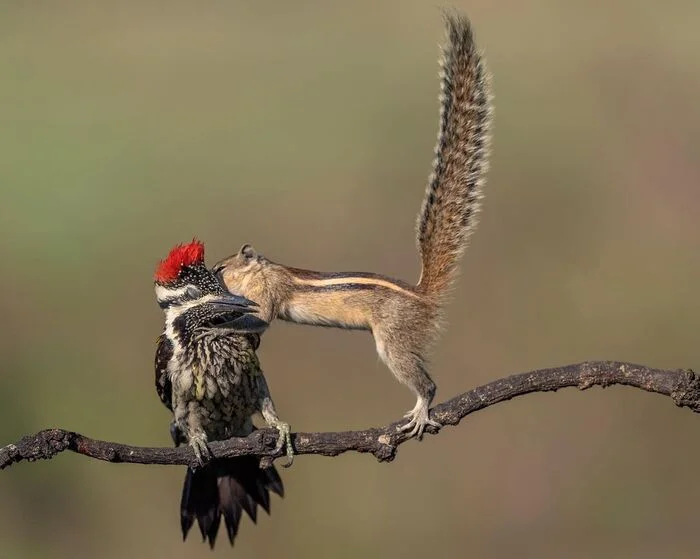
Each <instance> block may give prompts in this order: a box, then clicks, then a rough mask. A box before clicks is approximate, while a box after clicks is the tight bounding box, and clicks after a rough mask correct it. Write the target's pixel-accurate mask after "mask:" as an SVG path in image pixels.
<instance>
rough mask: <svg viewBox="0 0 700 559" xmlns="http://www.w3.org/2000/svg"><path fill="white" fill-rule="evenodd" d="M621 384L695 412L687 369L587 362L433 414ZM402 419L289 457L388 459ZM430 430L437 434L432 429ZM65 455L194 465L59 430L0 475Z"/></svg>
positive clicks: (222, 444)
mask: <svg viewBox="0 0 700 559" xmlns="http://www.w3.org/2000/svg"><path fill="white" fill-rule="evenodd" d="M613 384H621V385H626V386H633V387H636V388H641V389H642V390H646V391H648V392H655V393H657V394H663V395H665V396H669V397H670V398H671V399H672V400H673V402H674V403H675V404H676V405H677V406H680V407H688V408H690V409H691V410H692V411H694V412H700V379H699V378H698V377H697V376H696V375H695V373H694V372H693V371H691V370H689V369H680V370H663V369H653V368H651V367H645V366H644V365H635V364H633V363H621V362H616V361H591V362H585V363H577V364H574V365H566V366H563V367H556V368H551V369H541V370H537V371H531V372H529V373H520V374H516V375H512V376H509V377H506V378H503V379H500V380H496V381H493V382H490V383H488V384H485V385H483V386H480V387H478V388H474V389H473V390H469V391H468V392H465V393H463V394H460V395H459V396H455V397H454V398H452V399H451V400H448V401H446V402H443V403H442V404H438V405H437V406H435V407H434V408H433V409H432V410H431V416H432V417H433V418H434V419H436V420H437V421H439V422H440V423H442V424H443V425H457V424H458V423H459V422H460V421H461V420H462V419H463V418H464V417H466V416H467V415H469V414H471V413H474V412H476V411H479V410H481V409H484V408H487V407H489V406H492V405H494V404H498V403H499V402H504V401H506V400H510V399H511V398H514V397H516V396H522V395H523V394H529V393H531V392H551V391H555V390H559V389H560V388H567V387H571V386H576V387H578V388H579V389H581V390H585V389H587V388H590V387H592V386H602V387H606V386H611V385H613ZM403 423H404V421H399V422H396V423H392V424H390V425H388V426H386V427H375V428H372V429H365V430H363V431H345V432H339V433H295V434H293V435H292V441H293V445H294V450H295V454H320V455H323V456H337V455H338V454H342V453H344V452H349V451H355V452H368V453H372V454H373V455H374V456H375V457H376V458H377V459H378V460H380V461H387V462H388V461H391V460H393V459H394V457H395V456H396V452H397V448H398V446H399V445H400V444H402V443H404V442H405V441H407V440H408V437H407V436H406V435H405V434H404V433H401V432H399V430H398V427H399V426H400V425H402V424H403ZM428 432H430V433H431V434H435V433H436V432H437V430H436V429H435V428H429V429H428ZM276 439H277V434H276V432H275V431H274V430H271V429H260V430H259V431H256V432H255V433H253V434H252V435H250V436H249V437H246V438H231V439H228V440H226V441H216V442H212V443H210V445H209V446H210V449H211V451H212V454H213V456H214V457H216V458H223V457H233V456H243V455H256V456H260V457H261V458H263V457H266V459H268V460H269V459H274V458H278V457H280V456H281V452H280V453H278V454H277V455H275V454H274V453H273V449H274V447H275V442H276ZM66 450H70V451H71V452H76V453H78V454H82V455H84V456H89V457H91V458H97V459H98V460H106V461H108V462H129V463H135V464H180V465H194V464H195V458H194V454H193V452H192V450H191V449H190V448H189V447H187V446H185V447H180V448H148V447H138V446H129V445H125V444H120V443H112V442H106V441H99V440H95V439H91V438H89V437H86V436H84V435H81V434H79V433H74V432H71V431H65V430H63V429H46V430H44V431H40V432H39V433H36V434H35V435H28V436H26V437H23V438H22V439H21V440H20V441H18V442H16V443H14V444H10V445H7V446H5V447H2V448H0V469H3V468H6V467H8V466H10V465H12V464H15V463H17V462H21V461H23V460H27V461H34V460H42V459H50V458H53V457H54V456H55V455H56V454H58V453H59V452H63V451H66Z"/></svg>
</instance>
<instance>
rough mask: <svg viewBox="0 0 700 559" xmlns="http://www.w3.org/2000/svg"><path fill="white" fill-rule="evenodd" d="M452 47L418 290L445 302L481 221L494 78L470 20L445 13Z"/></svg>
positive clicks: (423, 215) (421, 219)
mask: <svg viewBox="0 0 700 559" xmlns="http://www.w3.org/2000/svg"><path fill="white" fill-rule="evenodd" d="M445 20H446V25H447V39H448V40H447V45H446V46H445V47H444V48H443V56H442V60H441V70H442V71H441V89H442V91H441V96H440V131H439V134H438V141H437V145H436V147H435V160H434V162H433V172H432V174H431V176H430V180H429V183H428V187H427V189H426V193H425V198H424V200H423V207H422V209H421V212H420V214H419V216H418V223H417V234H418V250H419V252H420V255H421V259H422V264H423V270H422V273H421V277H420V280H419V282H418V285H417V289H418V291H419V292H420V293H422V294H424V295H426V296H428V297H431V298H433V299H435V300H436V302H440V301H441V300H442V299H444V297H445V296H446V295H447V293H448V292H449V290H450V287H451V286H452V284H453V283H454V281H455V279H456V277H457V273H458V264H459V259H460V257H461V256H462V253H463V252H464V250H465V248H466V245H467V241H468V239H469V236H470V234H471V233H472V231H473V230H474V229H475V227H476V225H477V213H478V212H479V207H480V203H481V197H482V185H483V182H484V179H485V175H486V171H487V170H488V151H489V126H490V122H491V113H492V107H491V88H490V76H489V75H488V72H487V69H486V66H485V63H484V62H483V59H482V57H481V55H480V53H479V51H478V50H477V47H476V45H475V43H474V39H473V36H472V30H471V26H470V24H469V20H468V19H466V18H465V17H463V16H460V15H458V14H450V13H446V14H445Z"/></svg>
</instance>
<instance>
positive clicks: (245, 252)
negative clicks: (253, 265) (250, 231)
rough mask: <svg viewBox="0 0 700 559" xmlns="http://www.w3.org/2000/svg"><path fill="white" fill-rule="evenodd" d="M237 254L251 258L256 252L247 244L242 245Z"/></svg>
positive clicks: (247, 258)
mask: <svg viewBox="0 0 700 559" xmlns="http://www.w3.org/2000/svg"><path fill="white" fill-rule="evenodd" d="M239 254H240V255H241V256H242V257H243V258H245V259H246V260H252V259H253V258H255V257H256V256H257V255H258V253H257V252H255V249H254V248H253V247H252V246H250V245H249V244H245V245H243V246H242V247H241V250H240V251H239Z"/></svg>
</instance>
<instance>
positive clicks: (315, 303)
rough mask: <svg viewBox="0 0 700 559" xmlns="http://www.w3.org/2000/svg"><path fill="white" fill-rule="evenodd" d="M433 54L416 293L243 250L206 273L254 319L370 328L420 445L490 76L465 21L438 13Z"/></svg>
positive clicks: (484, 149) (481, 148) (484, 151)
mask: <svg viewBox="0 0 700 559" xmlns="http://www.w3.org/2000/svg"><path fill="white" fill-rule="evenodd" d="M445 20H446V28H447V44H446V45H445V46H444V47H443V48H442V59H441V69H442V71H441V73H440V77H441V96H440V102H441V106H440V131H439V134H438V140H437V146H436V148H435V154H436V157H435V160H434V162H433V172H432V174H431V177H430V180H429V183H428V186H427V189H426V193H425V198H424V200H423V205H422V208H421V211H420V214H419V216H418V222H417V237H418V240H417V242H418V250H419V252H420V256H421V259H422V266H423V268H422V272H421V276H420V279H419V280H418V283H417V285H411V284H409V283H405V282H403V281H400V280H396V279H392V278H388V277H386V276H382V275H380V274H373V273H365V272H339V273H325V272H313V271H310V270H303V269H300V268H292V267H289V266H283V265H281V264H278V263H276V262H273V261H271V260H268V259H267V258H265V257H264V256H262V255H261V254H258V253H257V252H256V251H255V249H254V248H253V247H252V246H250V245H248V244H245V245H243V247H242V248H241V249H240V250H239V251H238V252H237V253H236V254H234V255H232V256H229V257H228V258H225V259H223V260H221V261H220V262H218V263H217V264H216V265H215V266H214V267H213V270H212V271H213V272H214V273H215V274H217V275H218V277H219V279H220V280H221V281H222V282H223V283H224V284H225V285H226V288H227V289H228V290H229V291H231V292H232V293H234V294H239V295H243V296H245V297H247V298H248V299H252V300H253V301H255V302H256V303H258V305H259V315H260V317H261V318H262V319H263V320H265V321H267V322H270V321H272V320H273V319H275V318H280V319H282V320H286V321H290V322H296V323H299V324H310V325H316V326H330V327H336V328H347V329H359V330H370V331H371V332H372V335H373V336H374V340H375V343H376V347H377V353H378V354H379V357H380V358H381V359H382V361H383V362H384V363H385V364H386V365H387V366H388V367H389V369H391V371H392V373H394V375H395V376H396V378H397V379H398V380H399V381H400V382H402V383H404V384H405V385H407V386H408V387H409V388H410V389H411V390H412V391H413V392H414V393H415V394H416V396H417V402H416V405H415V407H414V408H413V409H412V410H411V411H409V412H408V413H407V414H406V415H405V416H404V417H406V418H408V419H409V421H408V422H407V423H406V424H405V425H403V426H402V427H401V431H403V432H409V436H411V437H414V436H415V437H417V438H418V439H420V438H422V435H423V431H424V430H425V428H426V426H428V425H432V426H434V427H436V428H439V427H440V426H441V425H440V424H439V423H438V422H437V421H435V420H433V419H431V418H430V415H429V409H430V404H431V402H432V400H433V397H434V395H435V388H436V387H435V383H434V382H433V380H432V379H431V378H430V375H429V374H428V371H427V354H428V350H429V349H430V348H431V346H432V344H433V343H434V341H435V339H436V338H437V334H438V331H439V330H440V326H441V322H442V315H443V312H442V311H443V309H442V307H443V305H444V303H445V298H446V295H447V294H448V292H449V290H450V287H451V286H452V284H453V283H454V281H455V279H456V276H457V274H458V263H459V259H460V257H461V255H462V253H463V252H464V250H465V248H466V245H467V241H468V239H469V236H470V235H471V233H472V232H473V231H474V229H475V228H476V225H477V213H478V211H479V207H480V201H481V198H482V185H483V183H484V178H485V175H486V171H487V169H488V152H489V125H490V121H491V113H492V106H491V90H490V82H491V80H490V76H489V75H488V71H487V69H486V66H485V63H484V61H483V58H482V55H481V54H480V52H479V51H478V49H477V47H476V45H475V43H474V40H473V37H472V30H471V26H470V23H469V21H468V19H466V18H465V17H462V16H459V15H456V14H455V15H452V14H446V16H445Z"/></svg>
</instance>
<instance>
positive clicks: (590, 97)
mask: <svg viewBox="0 0 700 559" xmlns="http://www.w3.org/2000/svg"><path fill="white" fill-rule="evenodd" d="M253 5H254V4H253V3H233V2H223V1H217V2H197V3H194V2H179V1H167V2H166V1H139V2H134V1H126V2H121V3H108V2H94V1H92V2H87V1H85V2H77V1H74V2H61V3H58V2H55V3H53V2H24V3H19V2H2V3H0V80H1V82H0V188H2V203H1V204H0V257H1V258H2V262H3V265H2V274H0V290H1V292H2V297H1V298H0V313H1V314H2V317H3V326H2V336H0V353H1V355H2V373H0V444H6V443H9V442H12V441H14V440H16V439H17V438H19V437H20V436H22V435H23V434H26V433H29V432H34V431H36V430H39V429H41V428H44V427H50V426H60V427H64V428H69V429H74V430H78V431H81V432H84V433H85V434H88V435H90V436H94V437H98V438H103V439H107V440H115V441H121V442H125V443H132V444H141V445H169V444H170V439H169V435H168V421H169V417H168V414H167V412H166V410H165V409H164V408H163V407H162V406H161V404H160V402H159V400H158V398H157V396H156V394H155V390H154V386H153V370H152V360H153V353H154V349H155V346H154V342H155V338H156V336H157V334H158V333H159V331H160V330H159V329H160V328H161V324H162V317H161V312H160V311H159V309H158V307H157V305H156V303H155V298H154V294H153V287H152V280H151V278H152V273H153V269H154V266H155V264H156V263H157V261H158V260H159V259H160V258H161V257H163V256H164V255H165V254H166V253H167V251H168V250H169V248H170V247H171V246H172V245H173V244H175V243H177V242H181V241H187V240H189V239H191V238H192V237H193V236H194V235H197V236H198V237H200V238H201V239H202V240H203V241H204V242H205V243H206V244H207V250H208V257H207V258H208V262H209V263H210V264H212V263H213V262H215V261H216V260H218V259H219V258H221V257H223V256H225V255H227V254H228V253H230V252H232V251H234V250H237V249H238V248H239V246H240V245H241V244H243V243H244V242H251V243H253V244H254V245H255V246H256V248H258V249H259V250H260V251H261V252H263V253H265V254H266V255H267V256H269V257H270V258H272V259H275V260H278V261H282V262H285V263H289V264H293V265H296V266H303V267H309V268H316V269H322V270H372V271H378V272H383V273H386V274H390V275H394V276H398V277H401V278H404V279H407V280H413V279H417V277H418V259H417V255H416V250H415V247H414V240H413V239H414V234H413V227H414V220H415V215H416V213H417V210H418V208H419V205H420V202H421V198H422V195H423V189H424V185H425V182H426V179H427V176H428V173H429V170H430V163H431V159H432V149H433V144H434V142H435V134H436V130H437V115H438V105H437V94H438V81H437V62H436V60H437V55H438V48H437V44H438V42H440V41H441V40H442V36H443V30H442V21H441V17H440V13H439V10H438V6H439V4H435V3H434V2H426V1H407V0H402V1H399V0H395V1H385V2H371V1H367V0H362V1H355V2H352V3H336V2H318V1H316V2H311V1H297V2H264V3H257V4H255V7H253ZM454 5H455V6H456V7H458V8H459V9H460V10H462V11H463V12H464V13H466V14H468V15H469V16H470V18H471V19H472V21H473V24H474V26H475V30H476V36H477V40H478V43H479V45H480V46H481V48H482V49H483V50H485V52H486V55H487V60H488V64H489V66H490V68H491V71H492V72H493V74H494V76H495V79H494V89H495V106H496V111H495V124H494V133H495V136H494V151H493V157H492V160H491V161H492V170H491V172H490V174H489V180H488V184H487V189H486V199H485V206H484V212H483V214H482V223H481V227H480V229H479V231H478V232H477V234H476V235H475V236H474V237H473V241H472V245H471V248H470V250H469V251H468V253H467V256H466V258H465V260H464V267H463V270H464V273H463V274H462V277H461V279H460V282H459V284H458V289H457V290H456V293H455V297H454V301H453V304H452V305H451V307H450V310H449V320H450V327H449V329H448V330H447V331H446V333H445V335H444V336H443V337H442V339H441V341H440V343H439V344H438V346H437V348H436V351H435V356H434V361H433V366H432V371H433V374H434V377H435V378H436V380H437V382H438V387H439V388H438V398H439V399H441V400H442V399H445V398H447V397H449V396H452V395H454V394H456V393H458V392H461V391H464V390H466V389H468V388H471V387H474V386H476V385H478V384H482V383H486V382H488V381H489V380H493V379H496V378H499V377H502V376H505V375H507V374H511V373H515V372H520V371H526V370H529V369H533V368H540V367H548V366H555V365H561V364H566V363H573V362H577V361H582V360H587V359H620V360H629V361H634V362H638V363H645V364H648V365H653V366H658V367H666V368H676V367H692V366H695V367H700V349H698V348H699V345H698V343H697V341H698V331H697V328H696V324H697V322H696V321H697V316H698V313H699V312H700V303H699V297H698V280H700V259H698V244H699V243H700V226H698V217H697V215H698V207H699V206H700V189H699V188H698V187H699V185H700V162H699V158H698V155H699V154H700V151H699V150H698V133H697V131H698V129H700V109H698V102H697V100H698V98H700V36H699V35H698V33H697V28H698V22H700V4H699V3H698V2H694V1H691V0H685V1H669V2H666V3H664V4H663V6H662V5H661V4H659V3H658V2H651V1H648V0H644V1H636V2H633V1H631V0H619V1H617V2H607V1H605V2H604V1H600V0H598V1H586V2H583V1H579V2H571V1H564V0H535V1H533V2H527V3H514V2H509V1H505V0H496V1H493V0H492V1H490V2H487V1H485V0H481V1H476V0H474V1H471V2H455V4H454ZM260 355H261V360H262V364H263V367H264V368H265V370H266V371H267V377H268V381H269V383H270V385H271V388H272V391H273V395H274V397H275V400H276V403H277V406H278V410H279V411H280V414H281V415H282V416H283V418H284V419H286V420H287V421H289V422H290V423H291V424H292V427H293V428H294V429H296V430H306V431H312V430H336V429H352V428H364V427H368V426H372V425H380V424H385V423H387V422H390V421H392V420H396V419H397V418H399V417H400V416H401V415H402V414H403V413H404V412H405V411H406V410H407V409H409V408H411V407H412V406H413V403H414V402H413V397H412V395H411V394H410V393H409V392H408V390H406V389H405V388H404V387H402V386H401V385H399V384H398V383H397V382H396V381H394V379H393V378H392V377H391V375H390V374H389V372H388V371H387V370H386V369H385V368H384V366H383V365H382V364H381V363H380V362H379V360H378V358H377V357H376V354H375V352H374V349H373V344H372V341H371V338H370V336H369V334H367V333H359V332H355V333H347V332H341V331H338V330H324V329H320V328H318V329H316V328H309V327H300V326H295V325H289V324H284V323H276V324H275V325H274V327H273V328H272V329H271V330H270V331H269V333H268V334H267V335H266V337H265V339H264V341H263V345H262V348H261V352H260ZM698 441H700V418H698V417H695V416H693V414H692V413H690V412H689V411H687V410H681V409H677V408H676V407H675V406H674V405H673V404H672V402H671V401H670V400H669V399H666V398H662V397H660V396H655V395H650V394H647V393H644V392H642V391H639V390H633V389H625V388H619V387H614V388H610V389H607V390H605V391H603V390H601V389H593V390H591V391H588V392H585V393H582V392H579V391H577V390H573V389H569V390H565V391H562V392H559V393H557V394H556V395H554V394H536V395H531V396H528V397H526V398H521V399H518V400H515V401H511V402H508V403H507V404H503V405H500V406H496V407H494V408H490V409H488V410H486V411H484V412H481V413H478V414H476V415H474V416H471V417H470V418H469V419H468V420H467V421H465V422H463V423H462V424H461V425H460V426H459V427H458V428H449V429H445V430H444V431H443V433H442V434H441V435H440V436H439V437H428V438H427V439H426V440H425V441H423V442H422V443H420V444H418V443H414V442H409V443H408V444H406V445H404V446H402V447H401V449H400V452H399V455H398V458H397V460H396V461H395V462H394V463H392V464H388V465H387V464H379V463H377V462H376V461H374V460H373V459H372V458H371V457H368V456H355V455H346V456H342V457H339V458H335V459H329V458H321V457H300V458H298V459H297V461H296V463H295V466H294V467H293V468H292V469H290V470H285V471H283V472H282V474H283V477H284V482H285V484H286V488H287V496H286V497H285V499H283V500H280V499H277V498H275V499H274V501H273V503H272V509H273V514H272V516H270V517H267V516H265V515H263V516H262V517H261V519H260V520H259V523H258V525H257V526H253V524H252V523H251V522H250V521H248V520H247V519H245V520H244V521H243V523H242V528H241V531H240V534H239V537H238V540H237V543H236V548H235V550H234V551H231V550H230V549H229V548H228V544H227V542H226V541H225V538H223V537H222V539H220V541H219V545H218V546H217V549H216V550H215V552H214V554H213V555H212V553H211V552H210V551H209V549H208V547H206V546H205V545H203V544H200V542H199V539H198V534H197V533H196V532H193V533H192V535H191V537H190V539H188V541H187V542H186V543H184V544H183V543H182V542H181V541H180V532H179V518H178V505H179V499H180V490H181V483H182V478H183V476H184V469H183V468H179V467H178V468H173V467H157V466H134V465H130V466H127V465H111V464H107V463H102V462H97V461H93V460H89V459H86V458H83V457H79V456H75V455H70V454H65V455H61V456H60V457H58V458H57V459H55V460H54V461H52V462H42V463H35V464H21V465H18V466H15V467H13V468H11V469H9V470H7V471H3V472H2V473H0V547H1V548H2V556H3V557H9V558H14V557H27V558H49V557H51V558H69V557H70V558H72V557H98V556H99V557H104V558H108V559H109V558H117V557H151V556H161V557H162V556H167V557H171V558H179V557H182V558H184V557H188V558H193V557H212V556H222V557H223V556H234V555H235V556H236V557H240V558H246V557H249V558H250V557H268V556H272V555H273V554H276V555H277V556H286V557H339V558H344V557H387V558H391V557H400V558H406V557H425V556H426V554H429V553H435V554H437V555H439V556H464V555H467V554H468V555H469V556H471V557H483V558H500V557H512V556H518V557H528V558H529V557H532V558H544V557H562V556H566V557H573V558H579V557H581V558H583V557H616V558H620V557H635V558H640V557H642V558H643V557H659V556H664V557H697V528H696V525H697V522H696V516H695V514H696V505H697V502H698V500H700V483H698V481H697V480H698V478H697V472H698V470H699V469H700V448H699V446H698ZM220 536H223V534H220Z"/></svg>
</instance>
